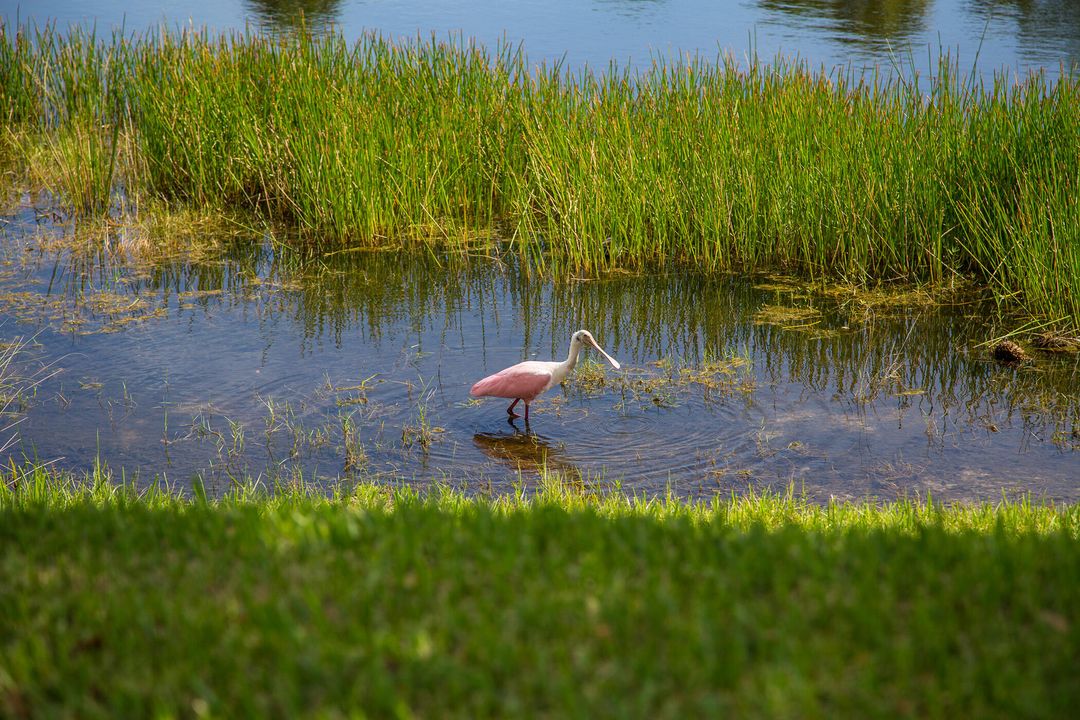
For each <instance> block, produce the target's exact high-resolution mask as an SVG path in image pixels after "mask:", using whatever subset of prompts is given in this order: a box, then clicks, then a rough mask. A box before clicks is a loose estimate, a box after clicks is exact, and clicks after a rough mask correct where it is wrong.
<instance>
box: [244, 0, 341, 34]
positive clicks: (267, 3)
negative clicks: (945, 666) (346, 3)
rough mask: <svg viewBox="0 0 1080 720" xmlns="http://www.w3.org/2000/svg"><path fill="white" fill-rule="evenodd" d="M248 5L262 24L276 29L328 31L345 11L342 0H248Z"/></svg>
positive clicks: (250, 11)
mask: <svg viewBox="0 0 1080 720" xmlns="http://www.w3.org/2000/svg"><path fill="white" fill-rule="evenodd" d="M244 6H245V9H246V10H247V13H248V14H249V15H251V16H253V17H254V18H255V21H256V24H257V25H258V26H259V27H261V28H264V29H269V30H273V31H276V32H292V31H295V30H298V29H300V28H301V27H303V28H304V29H305V30H308V31H315V32H325V31H326V30H328V29H329V28H330V26H331V25H333V24H335V23H337V22H338V21H339V20H340V15H341V7H340V6H341V0H244Z"/></svg>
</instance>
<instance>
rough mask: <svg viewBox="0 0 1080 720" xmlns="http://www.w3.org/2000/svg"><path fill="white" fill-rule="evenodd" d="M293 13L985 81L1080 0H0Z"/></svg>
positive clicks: (602, 64)
mask: <svg viewBox="0 0 1080 720" xmlns="http://www.w3.org/2000/svg"><path fill="white" fill-rule="evenodd" d="M301 11H302V12H303V17H304V22H305V23H306V24H307V26H308V27H309V28H312V29H315V30H320V29H324V28H326V27H329V26H331V25H332V26H334V27H336V28H337V29H338V30H340V31H341V32H342V33H343V34H344V35H345V37H346V38H354V37H356V36H357V35H359V34H360V33H362V32H365V31H369V30H374V31H378V32H381V33H383V34H385V35H388V36H390V37H394V38H396V37H401V36H406V37H415V36H416V34H417V33H420V34H422V35H426V34H428V33H432V32H434V33H436V34H437V35H439V36H440V37H442V36H445V35H447V34H450V33H460V34H464V35H465V36H466V37H470V38H475V39H477V40H478V41H480V42H481V43H483V44H485V45H487V46H489V47H494V46H495V45H496V44H497V43H498V41H499V40H500V39H503V38H506V39H508V40H510V41H511V42H515V43H516V42H521V43H523V45H524V49H525V51H526V54H527V55H528V57H529V58H530V59H531V60H532V61H534V62H541V61H545V62H556V61H560V62H562V63H564V65H565V66H567V67H569V68H575V69H576V68H581V67H583V66H585V65H588V66H590V67H592V68H598V69H601V70H602V69H604V68H607V66H608V63H609V61H611V60H615V61H617V62H618V63H620V64H621V65H630V66H637V67H640V66H642V65H645V64H647V63H648V62H649V60H650V58H651V57H654V56H655V57H666V58H669V59H670V58H674V57H678V56H679V55H680V54H681V53H700V54H702V55H704V56H705V57H708V58H712V57H713V56H715V55H716V54H717V52H718V51H722V52H731V53H733V54H734V55H735V56H736V57H743V56H745V55H746V53H747V52H750V51H754V52H756V53H757V54H758V56H759V57H761V58H762V59H765V60H770V59H772V58H773V57H775V56H776V55H778V54H782V55H784V56H786V57H796V56H797V57H800V58H802V59H805V60H807V61H808V62H809V63H810V64H811V65H812V66H814V67H820V66H824V67H825V68H827V69H830V70H831V69H834V68H837V67H840V68H845V69H846V68H852V69H855V70H863V69H867V68H872V67H879V68H881V69H882V70H883V71H884V72H890V71H891V68H894V67H897V66H899V67H902V68H905V69H906V70H908V69H911V68H914V69H916V70H918V71H920V72H922V73H926V72H928V71H930V70H931V69H934V70H936V69H937V56H938V54H939V52H948V53H950V54H951V55H952V57H953V58H954V59H959V61H960V65H961V67H963V68H965V69H967V68H971V67H972V66H977V74H978V75H980V76H981V77H982V78H983V79H984V80H989V79H990V77H991V76H992V75H993V73H994V72H995V71H999V70H1002V69H1008V70H1010V71H1012V72H1014V73H1015V72H1019V73H1026V72H1028V71H1029V70H1031V69H1038V68H1044V69H1045V70H1046V71H1047V73H1048V74H1049V75H1050V76H1051V77H1055V76H1056V75H1057V74H1058V73H1059V71H1060V68H1061V65H1062V64H1064V65H1066V66H1072V65H1074V64H1075V62H1076V61H1077V59H1078V58H1080V4H1078V3H1076V2H1074V1H1073V0H734V1H732V2H709V1H708V0H592V1H591V2H580V1H578V0H571V1H569V2H568V1H562V2H560V1H558V0H554V1H553V0H545V2H512V3H492V2H476V0H465V1H464V2H447V1H446V0H419V1H418V2H408V3H403V2H395V1H393V0H366V1H365V0H354V1H348V0H300V1H298V0H213V1H209V0H189V1H188V2H182V3H178V2H175V0H149V1H147V2H140V3H134V4H133V3H129V2H124V1H123V0H84V1H83V2H79V3H72V2H67V1H66V0H36V1H35V2H34V3H32V4H29V3H16V2H11V3H7V4H6V8H5V9H4V10H3V11H2V17H3V19H4V22H5V23H7V24H9V25H14V24H15V22H16V18H21V19H23V20H26V19H29V20H32V21H35V22H37V23H39V24H40V23H45V22H48V21H55V22H57V23H58V25H59V27H60V28H61V29H63V28H66V27H68V26H70V25H71V24H73V23H74V24H82V25H84V26H87V27H91V26H93V27H96V28H97V29H98V30H99V31H106V30H108V29H111V28H118V27H122V28H124V29H125V31H127V32H129V33H130V32H135V33H141V32H144V31H146V30H147V29H148V28H153V27H157V26H159V25H160V24H165V25H167V26H170V27H177V26H185V25H189V24H191V25H193V26H194V27H196V28H202V27H206V28H209V29H210V30H212V31H222V30H245V29H251V30H255V31H265V30H270V31H278V30H282V29H286V30H288V29H291V28H293V27H295V26H296V25H297V24H298V23H299V19H298V17H299V14H300V12H301Z"/></svg>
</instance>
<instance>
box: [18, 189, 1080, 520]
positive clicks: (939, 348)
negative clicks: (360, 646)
mask: <svg viewBox="0 0 1080 720" xmlns="http://www.w3.org/2000/svg"><path fill="white" fill-rule="evenodd" d="M8 220H9V223H8V224H7V225H6V227H5V229H4V231H3V233H4V235H5V237H4V238H3V241H4V242H3V246H2V250H0V316H2V317H3V319H4V321H3V324H2V325H0V328H2V335H3V338H4V339H5V340H10V339H13V338H15V337H18V336H21V337H24V338H25V337H29V336H32V335H33V336H35V338H36V343H37V344H36V346H35V347H34V348H33V349H32V350H28V351H27V352H28V353H29V355H28V356H27V359H26V360H25V362H31V361H32V362H37V363H50V364H52V366H54V367H59V368H60V369H62V370H63V372H62V373H60V374H59V375H57V376H55V377H52V378H50V379H49V380H48V381H46V382H44V383H42V384H41V385H40V386H38V387H37V389H36V392H35V393H34V394H33V395H32V397H27V398H25V402H23V403H22V405H20V407H21V410H20V413H21V415H22V416H23V417H24V418H25V420H24V422H23V423H22V424H21V425H19V428H18V431H19V436H18V441H19V442H18V444H17V445H15V446H14V447H13V448H11V449H9V450H8V451H7V455H8V456H14V457H16V458H21V457H24V456H25V457H32V458H36V459H38V460H39V461H42V462H56V463H57V464H58V465H60V466H63V467H69V468H73V469H77V470H83V469H86V468H87V467H89V466H90V465H91V464H92V463H93V462H94V461H95V458H98V457H100V459H101V460H103V461H105V462H106V463H108V464H109V465H110V466H112V467H114V468H117V469H119V468H120V467H123V468H124V469H125V471H126V472H127V473H128V476H129V477H131V476H132V475H133V474H134V475H136V476H137V478H138V480H139V482H148V481H150V479H152V478H153V477H155V476H162V475H164V476H165V477H167V478H169V479H170V480H171V481H177V482H181V483H186V482H188V481H189V480H190V479H191V478H192V477H194V476H195V475H200V476H202V477H203V478H204V479H205V482H206V484H207V486H208V487H209V488H210V489H212V490H216V491H218V492H220V491H222V490H223V489H225V488H227V487H228V486H229V484H230V483H232V482H233V481H234V480H236V479H239V478H242V477H245V476H257V477H260V478H262V479H263V480H264V481H266V482H277V481H283V480H285V481H287V480H290V479H293V478H296V477H303V478H305V479H312V478H319V479H333V478H339V477H344V478H349V477H375V478H378V477H394V478H401V477H404V478H406V479H409V480H412V481H415V482H418V483H425V482H431V481H450V482H465V483H474V482H475V483H484V484H487V485H490V486H495V487H496V488H499V487H501V488H506V489H509V488H510V487H512V486H513V484H514V483H517V482H531V481H532V479H533V478H535V477H536V475H537V474H539V473H541V472H543V471H549V472H559V473H564V474H572V475H574V476H575V477H580V478H583V479H586V480H598V479H599V480H605V479H610V480H611V481H613V482H619V483H620V484H621V485H622V486H623V487H624V488H625V489H628V490H631V491H642V492H663V491H664V490H665V489H666V488H668V487H670V488H671V489H672V490H673V491H675V492H677V493H679V494H682V495H688V496H709V495H712V494H714V493H717V492H720V493H727V492H732V491H736V492H737V491H741V490H745V489H746V488H747V487H748V486H767V487H771V488H784V487H786V486H788V485H789V484H795V485H796V486H798V487H799V488H801V489H803V490H805V491H806V492H807V493H808V494H810V495H811V496H813V497H818V498H825V497H829V496H839V497H865V496H878V497H895V496H897V495H905V494H913V493H917V494H925V493H933V494H934V495H935V496H936V497H942V498H963V499H974V498H979V499H995V498H998V497H1000V496H1001V493H1002V492H1006V493H1016V492H1031V493H1033V494H1035V495H1036V496H1045V497H1049V498H1055V499H1068V500H1077V499H1080V483H1078V481H1077V477H1078V475H1080V473H1078V472H1077V468H1078V460H1077V455H1076V450H1077V449H1078V448H1080V429H1078V423H1080V420H1078V418H1080V398H1078V396H1077V392H1076V387H1077V386H1078V383H1077V379H1078V378H1080V369H1078V365H1077V356H1076V355H1075V354H1069V353H1065V354H1061V355H1040V356H1038V359H1037V362H1035V363H1033V364H1030V365H1025V366H1021V367H1018V368H1009V367H1005V366H1002V365H999V364H997V363H994V362H993V361H992V360H990V359H989V354H988V352H987V350H986V348H985V347H984V346H982V345H981V343H983V342H984V341H986V340H987V339H988V338H990V337H993V335H994V334H995V333H996V332H1000V330H1001V329H1002V328H998V327H994V326H991V325H988V318H994V317H998V313H997V311H996V309H995V308H993V307H992V306H990V305H987V304H986V303H985V302H983V301H981V300H980V299H979V298H978V297H977V296H972V295H970V294H960V293H957V294H955V295H953V296H951V297H950V299H949V300H950V302H949V303H947V304H944V305H941V304H932V303H930V302H928V298H927V296H926V295H925V294H922V293H919V292H917V291H911V290H907V291H905V292H904V293H903V294H902V295H900V296H897V295H896V294H895V293H884V292H875V291H856V290H853V289H851V288H820V287H818V288H814V287H808V286H807V285H806V284H805V283H801V282H798V281H795V280H792V279H789V278H782V277H781V278H776V277H759V278H745V277H726V276H725V277H715V276H713V277H706V276H700V275H693V274H677V275H663V276H644V277H622V276H617V277H611V278H605V279H593V280H574V281H560V282H551V281H548V280H543V279H540V278H537V277H536V276H534V275H532V274H530V273H529V272H527V271H526V270H525V269H524V268H522V267H521V266H519V265H518V264H517V263H516V262H514V261H513V259H512V258H509V257H504V258H501V259H479V258H475V257H474V258H468V257H465V256H463V255H455V254H439V253H431V252H427V253H418V254H415V255H409V254H402V253H389V252H364V251H357V250H347V249H346V250H341V251H338V252H335V253H330V254H325V255H317V254H314V253H312V252H311V251H310V250H308V249H306V248H305V246H304V245H302V244H298V245H295V246H293V245H291V244H290V243H286V242H282V241H280V240H277V239H275V238H274V236H273V234H272V233H270V232H266V233H263V234H259V233H256V234H255V235H254V236H252V235H251V233H250V232H249V231H246V230H244V231H241V230H237V229H236V228H235V227H228V228H223V229H219V230H212V229H207V228H202V229H198V230H197V231H191V232H186V231H184V232H177V233H173V234H168V233H164V234H162V233H158V231H157V230H154V231H152V232H151V233H150V234H151V235H153V238H152V239H153V242H148V240H147V237H146V234H147V233H146V232H145V231H139V230H138V229H132V228H114V227H105V228H104V229H98V230H94V231H93V232H88V231H85V230H82V231H79V232H73V231H72V230H71V228H68V227H65V226H52V225H50V224H49V223H48V222H46V221H44V220H39V219H36V218H35V216H34V214H33V212H32V211H30V210H26V209H24V210H22V211H20V212H19V213H18V214H16V215H12V216H9V218H8ZM154 233H158V234H154ZM582 327H584V328H587V329H589V330H591V331H592V332H593V333H594V334H595V335H596V336H597V338H598V339H599V340H600V342H601V343H602V344H603V345H604V346H605V348H606V349H608V350H609V351H610V352H612V353H613V354H614V355H615V356H616V357H617V358H618V359H619V360H620V361H622V362H623V364H624V370H623V371H620V372H614V371H612V370H610V369H609V368H608V369H605V366H602V365H600V364H599V363H597V362H595V358H588V357H587V358H586V359H585V361H583V363H582V364H581V365H580V366H579V367H578V369H577V371H576V372H575V373H574V375H572V376H571V378H570V380H569V382H567V383H566V384H565V385H564V386H563V387H561V388H555V389H552V390H551V391H549V392H548V393H547V394H545V395H544V396H542V397H541V398H540V399H539V400H538V401H537V402H536V403H535V404H534V406H533V413H532V417H531V427H530V428H528V430H530V431H531V432H522V431H523V430H526V428H525V427H524V425H523V424H522V423H521V421H518V423H519V424H518V426H517V427H514V426H512V425H507V424H506V414H505V412H504V410H505V408H504V405H503V404H502V402H501V401H493V400H487V401H483V402H479V401H475V400H471V399H470V398H469V397H468V388H469V386H470V385H471V384H472V382H474V381H475V380H476V379H478V378H480V377H483V376H484V375H487V374H489V373H491V372H495V371H497V370H499V369H501V368H503V367H506V366H508V365H511V364H513V363H515V362H518V361H520V360H523V359H531V358H536V359H549V358H562V357H565V354H566V349H567V345H568V342H569V337H570V335H571V334H572V332H573V331H575V330H577V329H579V328H582ZM13 369H14V370H17V369H18V364H17V363H16V365H15V366H13Z"/></svg>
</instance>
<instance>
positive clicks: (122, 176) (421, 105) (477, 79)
mask: <svg viewBox="0 0 1080 720" xmlns="http://www.w3.org/2000/svg"><path fill="white" fill-rule="evenodd" d="M0 80H2V84H0V116H2V117H3V118H4V120H3V121H4V123H5V125H6V128H5V129H6V132H5V136H6V137H8V138H10V137H19V138H24V139H27V142H24V143H23V146H24V147H25V146H26V145H27V144H29V145H34V144H35V143H37V144H38V145H39V146H44V147H46V148H51V149H52V154H51V155H49V156H48V157H51V158H55V159H57V160H58V161H57V162H53V163H51V167H52V168H54V172H55V173H56V174H58V175H59V176H60V177H62V178H63V181H62V182H55V183H53V184H51V185H50V187H55V188H56V191H57V194H58V195H59V196H61V197H62V198H63V199H64V200H65V201H66V202H67V203H68V205H69V206H70V207H72V208H73V209H75V210H78V211H80V212H98V213H100V212H107V211H109V210H110V209H114V207H115V204H116V201H117V198H118V197H119V198H126V199H129V200H130V199H131V198H138V197H139V196H140V195H148V196H151V197H154V198H159V199H165V200H167V201H168V202H171V203H177V204H194V205H198V206H205V207H216V208H222V209H232V210H235V209H244V210H255V211H258V212H261V213H265V214H266V215H268V216H270V217H271V218H274V219H276V220H282V221H286V222H289V223H292V224H294V225H295V226H296V227H298V228H299V229H301V230H302V231H304V232H305V233H306V234H308V235H309V236H310V237H311V238H313V240H314V241H316V242H320V243H327V242H331V243H340V242H350V243H363V244H369V245H378V246H385V245H387V244H388V243H404V242H408V241H411V240H420V241H423V242H431V241H433V240H434V241H440V242H448V243H455V242H461V239H462V238H466V237H470V236H471V235H470V234H471V233H472V232H474V231H485V230H488V229H490V228H492V227H498V228H499V229H500V232H499V233H497V234H496V237H501V238H502V239H503V240H506V241H508V242H509V244H510V245H511V247H513V248H514V249H515V250H516V251H517V252H520V253H522V254H524V255H526V256H528V257H529V258H530V259H531V260H532V261H533V262H534V263H536V264H537V265H538V266H539V267H540V268H542V269H545V270H557V271H574V272H604V271H610V270H613V269H631V270H638V269H644V268H656V267H678V266H688V265H690V266H694V267H698V268H707V269H714V270H731V269H762V268H774V269H783V270H785V271H790V272H796V273H800V274H804V275H811V276H813V277H830V278H839V279H842V280H845V281H849V282H855V283H864V282H867V281H871V280H892V279H902V280H907V281H915V282H938V283H940V282H943V281H948V280H950V279H952V278H968V279H972V280H975V281H977V282H980V283H984V284H987V285H990V286H992V287H993V288H994V289H995V291H996V292H997V293H998V295H999V296H1000V297H1001V298H1002V299H1003V300H1008V301H1009V302H1012V303H1020V304H1022V305H1023V306H1024V308H1025V309H1026V310H1028V311H1029V312H1030V313H1031V314H1033V315H1040V316H1043V317H1048V318H1050V319H1051V320H1052V321H1057V322H1058V324H1059V325H1062V326H1068V325H1076V324H1077V318H1078V317H1080V237H1078V235H1080V205H1078V203H1080V200H1078V198H1080V193H1078V192H1077V190H1078V180H1080V102H1078V100H1080V98H1078V97H1077V95H1078V88H1080V83H1078V80H1077V77H1076V76H1074V75H1073V74H1070V73H1068V72H1063V73H1062V75H1061V77H1060V79H1058V80H1057V81H1055V82H1053V83H1050V82H1049V81H1048V80H1047V79H1046V77H1045V76H1044V75H1042V74H1039V73H1036V74H1032V75H1028V76H1026V77H1024V78H1019V79H1017V78H1011V77H1009V76H1006V75H998V76H996V77H995V78H994V79H993V81H992V82H990V83H984V82H982V81H981V80H978V79H976V78H975V77H974V76H973V75H972V76H965V75H963V74H961V73H960V72H959V71H958V62H957V61H956V60H955V59H953V58H950V57H949V56H948V55H945V56H943V57H942V58H941V61H940V63H939V66H938V68H937V71H936V73H935V74H933V75H932V76H931V77H928V78H920V77H918V76H914V75H913V76H911V77H908V76H905V75H904V74H903V73H900V72H895V73H893V74H891V75H889V76H882V75H855V74H853V73H847V74H845V73H827V72H824V71H817V70H813V69H811V68H810V67H808V66H807V65H806V64H805V63H800V62H791V61H786V60H784V59H782V58H781V59H777V60H776V61H774V62H773V63H771V64H767V63H763V62H759V61H758V60H756V59H755V60H751V61H750V62H749V63H742V64H740V63H736V62H735V61H734V60H732V59H731V58H729V57H719V58H718V59H716V60H705V59H702V58H691V59H687V60H683V61H679V62H675V63H670V62H667V61H664V60H657V61H655V62H654V63H653V65H652V66H651V67H650V68H648V69H646V70H643V71H641V72H637V73H630V72H628V71H625V70H620V69H618V68H617V67H615V66H612V67H611V68H609V69H608V70H607V71H606V72H603V73H593V72H590V71H587V70H586V71H582V72H579V73H568V72H565V71H563V70H562V69H561V68H558V67H555V68H552V67H544V66H541V67H533V66H531V65H530V64H529V62H528V60H527V58H526V57H525V55H524V53H523V52H522V51H521V49H520V48H518V47H512V46H505V45H500V46H498V47H496V48H494V49H493V50H489V49H486V48H483V47H480V46H478V45H475V44H473V43H471V42H467V41H464V40H462V39H460V38H459V39H450V40H447V41H445V42H443V41H436V40H435V39H428V40H425V39H422V38H418V39H416V40H414V41H409V42H391V41H388V40H386V39H384V38H382V37H379V36H376V35H366V36H364V37H361V38H360V39H359V40H357V41H356V42H355V43H353V44H349V43H347V42H346V41H345V40H344V39H343V38H341V37H340V36H338V35H334V34H329V35H326V36H321V37H317V38H316V37H311V36H307V35H303V34H301V35H298V36H296V37H291V38H284V39H283V38H280V37H277V38H268V37H261V36H257V35H246V34H234V35H227V36H211V35H208V34H206V33H199V32H181V33H170V32H162V33H160V34H156V35H147V36H143V37H133V36H122V35H112V36H111V37H109V38H107V39H101V38H97V37H95V36H94V35H92V34H88V33H85V32H79V31H72V32H69V33H67V34H63V35H62V34H60V33H57V32H56V31H55V30H53V29H52V28H46V29H45V30H42V31H37V32H36V33H35V34H33V36H32V37H31V33H30V31H29V30H28V29H26V28H16V29H14V32H13V31H12V29H11V28H3V29H2V30H0ZM5 142H7V141H5ZM24 154H26V153H24ZM130 204H131V203H129V205H130Z"/></svg>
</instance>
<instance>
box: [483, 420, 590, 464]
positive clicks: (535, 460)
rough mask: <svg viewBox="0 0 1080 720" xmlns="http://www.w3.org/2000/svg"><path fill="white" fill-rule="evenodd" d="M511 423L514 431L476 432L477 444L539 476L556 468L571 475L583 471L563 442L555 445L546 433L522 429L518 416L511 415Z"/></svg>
mask: <svg viewBox="0 0 1080 720" xmlns="http://www.w3.org/2000/svg"><path fill="white" fill-rule="evenodd" d="M507 424H508V425H510V427H511V428H512V430H510V431H504V432H497V433H494V432H479V433H476V434H475V435H473V445H475V446H476V447H477V448H479V449H480V451H481V452H482V453H484V454H485V455H487V456H488V457H489V458H491V459H493V460H497V461H499V462H500V463H503V464H504V465H506V466H508V467H510V468H511V469H513V470H514V471H516V472H521V473H529V474H534V475H539V474H541V473H542V472H544V471H547V472H552V471H554V472H558V473H560V474H563V475H567V476H580V475H581V471H580V470H578V468H577V467H576V466H575V465H574V464H573V463H571V462H570V461H569V460H567V459H566V457H565V450H564V448H563V447H562V445H561V444H558V445H553V444H552V443H551V441H549V440H547V439H546V438H544V437H543V436H541V435H537V434H535V433H532V432H529V431H528V426H526V430H525V432H522V431H521V430H520V429H519V428H518V426H517V424H516V423H515V422H514V418H508V419H507Z"/></svg>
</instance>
